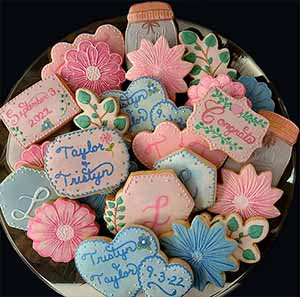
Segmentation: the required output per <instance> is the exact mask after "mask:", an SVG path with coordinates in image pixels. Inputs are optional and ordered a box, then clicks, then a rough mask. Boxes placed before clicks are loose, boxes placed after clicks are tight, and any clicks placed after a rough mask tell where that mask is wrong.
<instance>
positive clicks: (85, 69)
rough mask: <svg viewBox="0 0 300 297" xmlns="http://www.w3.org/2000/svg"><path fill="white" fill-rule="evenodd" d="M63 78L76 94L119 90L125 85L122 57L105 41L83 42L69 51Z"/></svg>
mask: <svg viewBox="0 0 300 297" xmlns="http://www.w3.org/2000/svg"><path fill="white" fill-rule="evenodd" d="M60 75H61V76H62V77H63V78H64V79H65V80H66V82H67V83H68V85H69V86H70V87H71V88H72V89H73V90H74V91H75V90H77V89H78V88H86V89H89V90H90V91H93V92H95V93H96V94H97V95H99V94H101V93H103V92H104V91H107V90H111V89H119V88H120V86H121V84H122V83H123V82H124V81H125V71H124V69H123V68H122V57H121V56H120V55H119V54H116V53H111V51H110V48H109V45H108V44H107V43H105V42H102V41H99V42H97V43H93V42H92V41H89V40H84V41H81V42H79V44H78V46H77V48H76V49H70V50H68V51H66V53H65V63H64V64H63V65H62V67H61V71H60Z"/></svg>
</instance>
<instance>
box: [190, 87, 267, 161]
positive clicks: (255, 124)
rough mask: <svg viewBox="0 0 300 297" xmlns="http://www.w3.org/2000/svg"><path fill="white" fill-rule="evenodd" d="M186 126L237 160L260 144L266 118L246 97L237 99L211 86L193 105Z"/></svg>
mask: <svg viewBox="0 0 300 297" xmlns="http://www.w3.org/2000/svg"><path fill="white" fill-rule="evenodd" d="M187 127H188V128H189V129H191V130H193V131H194V133H196V134H197V135H200V136H202V137H204V138H205V139H206V140H207V141H208V142H209V147H210V149H212V150H213V149H220V150H222V151H224V152H225V153H227V154H228V155H229V156H230V157H231V158H233V159H234V160H236V161H237V162H244V161H246V160H247V159H248V158H249V157H250V155H251V154H252V153H253V151H254V150H255V149H257V148H259V147H261V146H262V141H263V137H264V136H265V134H266V133H267V130H268V127H269V121H268V120H267V119H265V118H264V117H263V116H261V115H259V114H257V113H255V112H254V111H253V110H252V109H251V108H249V106H248V105H247V102H246V101H245V100H236V99H234V98H232V97H230V96H228V95H227V94H226V93H224V91H223V90H221V89H219V88H214V89H211V90H210V91H209V92H208V93H207V95H206V97H205V98H204V99H203V100H202V101H201V102H198V103H197V104H195V105H194V111H193V113H192V115H191V116H190V117H189V119H188V120H187Z"/></svg>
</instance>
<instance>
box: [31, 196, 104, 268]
mask: <svg viewBox="0 0 300 297" xmlns="http://www.w3.org/2000/svg"><path fill="white" fill-rule="evenodd" d="M95 217H96V216H95V213H94V212H93V211H92V210H91V209H90V208H89V207H88V206H87V205H80V204H79V203H78V202H76V201H72V200H69V199H64V198H59V199H57V200H56V201H54V202H49V203H44V204H43V205H42V206H41V207H39V208H38V209H36V211H35V217H34V218H32V219H30V220H29V221H28V231H27V236H28V237H29V238H30V239H32V240H33V249H34V250H35V251H36V252H37V253H38V254H39V255H40V256H42V257H50V258H51V259H52V260H53V261H55V262H63V263H67V262H69V261H71V260H72V259H73V258H74V256H75V251H76V249H77V247H78V246H79V244H80V243H81V242H82V241H83V240H85V239H87V238H88V237H91V236H95V235H97V234H98V232H99V226H98V224H97V223H96V222H95Z"/></svg>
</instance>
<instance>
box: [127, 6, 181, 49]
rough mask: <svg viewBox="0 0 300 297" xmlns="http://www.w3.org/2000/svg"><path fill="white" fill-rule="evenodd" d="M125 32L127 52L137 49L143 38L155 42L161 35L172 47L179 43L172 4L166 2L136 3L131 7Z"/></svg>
mask: <svg viewBox="0 0 300 297" xmlns="http://www.w3.org/2000/svg"><path fill="white" fill-rule="evenodd" d="M127 20H128V25H127V28H126V32H125V48H126V53H130V52H132V51H135V50H137V49H138V48H139V47H140V44H141V40H142V39H147V40H149V41H151V42H152V43H154V42H155V41H156V40H157V39H158V38H159V37H160V36H161V35H163V36H165V38H166V39H167V41H168V43H169V45H170V46H171V47H173V46H175V45H176V44H177V29H176V26H175V23H174V13H173V11H172V7H171V6H170V4H168V3H165V2H158V1H155V2H144V3H136V4H134V5H132V6H131V7H130V9H129V12H128V15H127Z"/></svg>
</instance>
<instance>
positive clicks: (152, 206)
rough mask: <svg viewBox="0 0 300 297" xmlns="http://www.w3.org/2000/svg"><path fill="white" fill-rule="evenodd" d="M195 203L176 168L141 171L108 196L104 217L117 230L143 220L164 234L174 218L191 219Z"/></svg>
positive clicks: (140, 223) (112, 229)
mask: <svg viewBox="0 0 300 297" xmlns="http://www.w3.org/2000/svg"><path fill="white" fill-rule="evenodd" d="M193 207H194V201H193V198H192V197H191V195H190V193H189V192H188V191H187V189H186V188H185V186H184V185H183V184H182V182H181V181H180V180H179V178H178V177H177V175H176V173H175V172H174V171H173V170H156V171H137V172H134V173H131V174H130V176H129V177H128V179H127V181H126V183H125V185H124V187H123V188H122V189H121V190H119V191H118V193H117V194H116V196H115V197H111V198H108V199H107V200H106V209H105V214H104V220H105V221H106V223H107V228H108V229H109V230H110V231H111V232H113V233H116V232H118V231H119V230H120V229H121V228H122V227H124V226H125V225H128V224H139V225H143V226H146V227H149V228H151V229H152V230H153V231H154V232H155V233H157V234H160V233H162V232H166V231H168V230H170V229H171V225H172V223H173V221H174V220H176V219H187V218H188V216H189V215H190V213H191V211H192V209H193Z"/></svg>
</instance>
